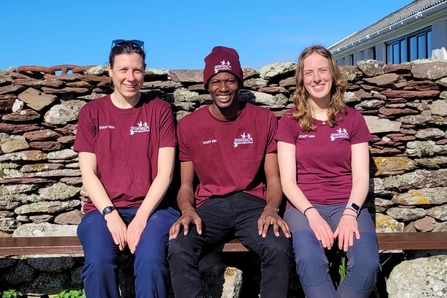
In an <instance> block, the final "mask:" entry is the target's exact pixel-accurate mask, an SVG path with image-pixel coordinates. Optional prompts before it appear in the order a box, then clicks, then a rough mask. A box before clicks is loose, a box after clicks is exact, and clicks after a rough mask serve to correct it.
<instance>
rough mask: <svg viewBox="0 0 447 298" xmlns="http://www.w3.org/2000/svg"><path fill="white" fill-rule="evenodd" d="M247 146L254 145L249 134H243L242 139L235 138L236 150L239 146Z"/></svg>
mask: <svg viewBox="0 0 447 298" xmlns="http://www.w3.org/2000/svg"><path fill="white" fill-rule="evenodd" d="M245 144H253V138H252V137H251V135H250V134H249V133H247V134H246V133H245V132H244V133H243V134H241V138H235V139H234V148H236V147H237V146H239V145H245Z"/></svg>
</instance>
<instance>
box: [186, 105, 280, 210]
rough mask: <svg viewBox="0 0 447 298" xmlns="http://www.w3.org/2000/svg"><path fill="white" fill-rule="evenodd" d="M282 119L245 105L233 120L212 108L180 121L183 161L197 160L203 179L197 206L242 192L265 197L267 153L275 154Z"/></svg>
mask: <svg viewBox="0 0 447 298" xmlns="http://www.w3.org/2000/svg"><path fill="white" fill-rule="evenodd" d="M276 128H277V119H276V117H275V116H274V115H273V113H272V112H271V111H269V110H267V109H265V108H261V107H256V106H254V105H252V104H246V105H245V107H243V109H242V111H241V112H240V113H239V115H238V116H237V118H236V119H235V120H233V121H220V120H218V119H216V118H215V117H214V116H212V115H211V113H210V111H209V107H204V108H201V109H199V110H197V111H195V112H193V113H191V114H189V115H187V116H185V117H184V118H183V119H181V120H180V121H179V124H178V128H177V136H178V139H179V147H180V160H181V161H192V163H193V165H194V170H195V172H196V174H197V177H198V179H199V185H198V186H197V189H196V192H195V195H196V206H197V207H198V206H200V205H201V204H203V203H204V202H205V201H206V200H207V199H209V198H210V197H212V196H225V195H228V194H231V193H233V192H238V191H243V192H246V193H249V194H252V195H254V196H257V197H259V198H262V199H265V196H264V191H265V183H264V179H263V177H264V175H263V173H264V157H265V155H266V154H267V153H273V152H276V142H275V139H274V137H275V133H276Z"/></svg>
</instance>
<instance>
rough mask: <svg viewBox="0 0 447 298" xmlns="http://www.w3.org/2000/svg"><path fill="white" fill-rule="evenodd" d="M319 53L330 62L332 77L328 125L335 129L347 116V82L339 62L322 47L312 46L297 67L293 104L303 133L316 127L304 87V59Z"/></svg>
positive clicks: (303, 54) (299, 59)
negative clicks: (345, 97)
mask: <svg viewBox="0 0 447 298" xmlns="http://www.w3.org/2000/svg"><path fill="white" fill-rule="evenodd" d="M313 53H317V54H319V55H321V56H323V57H325V58H326V59H328V61H329V72H330V74H331V76H332V87H331V100H330V102H329V106H328V112H327V117H328V124H329V126H330V127H334V126H335V125H336V124H337V122H338V121H340V119H341V118H342V117H343V115H345V114H346V109H347V106H346V104H345V103H344V101H343V97H344V94H345V91H346V81H345V80H344V79H343V77H342V75H341V72H340V69H339V68H338V65H337V62H335V59H334V57H333V56H332V54H331V52H329V51H328V50H327V49H326V48H324V47H322V46H318V45H315V46H310V47H308V48H306V49H304V50H303V51H302V52H301V54H300V57H299V58H298V63H297V66H296V73H295V83H296V90H295V92H294V93H293V95H292V99H293V103H294V104H295V107H296V112H295V113H294V114H293V118H294V119H296V120H297V121H298V124H299V125H300V127H301V129H302V130H303V131H306V132H308V131H312V130H315V129H316V127H315V125H314V119H313V115H312V106H311V105H310V103H309V93H308V92H307V90H306V88H305V87H304V80H303V77H304V74H303V73H304V59H306V58H307V57H309V56H310V55H311V54H313Z"/></svg>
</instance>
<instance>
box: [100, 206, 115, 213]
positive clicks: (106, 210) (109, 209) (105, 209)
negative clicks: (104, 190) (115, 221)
mask: <svg viewBox="0 0 447 298" xmlns="http://www.w3.org/2000/svg"><path fill="white" fill-rule="evenodd" d="M114 209H115V208H113V207H111V206H107V207H106V208H104V210H103V211H102V215H106V214H109V213H110V212H112V211H113V210H114Z"/></svg>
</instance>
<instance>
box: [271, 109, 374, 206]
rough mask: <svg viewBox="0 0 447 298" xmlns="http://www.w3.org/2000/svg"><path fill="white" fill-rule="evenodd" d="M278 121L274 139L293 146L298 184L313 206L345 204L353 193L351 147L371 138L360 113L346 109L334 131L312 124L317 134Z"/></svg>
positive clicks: (288, 115) (289, 121) (319, 123)
mask: <svg viewBox="0 0 447 298" xmlns="http://www.w3.org/2000/svg"><path fill="white" fill-rule="evenodd" d="M295 111H296V109H295V108H293V109H291V110H290V111H288V112H287V113H286V114H284V115H283V116H282V118H281V120H280V121H279V126H278V132H277V135H276V139H277V140H278V141H281V142H285V143H290V144H294V145H295V146H296V165H297V184H298V187H299V188H300V189H301V191H302V192H303V193H304V195H305V196H306V198H307V199H308V200H309V202H310V203H312V204H323V205H326V204H338V203H347V202H348V200H349V196H350V194H351V189H352V172H351V145H353V144H358V143H364V142H369V141H370V140H371V134H370V132H369V130H368V127H367V126H366V122H365V119H364V118H363V115H362V114H360V112H358V111H356V110H355V109H352V108H348V110H347V114H346V116H345V117H344V118H343V119H342V120H341V121H340V122H339V123H338V125H336V126H334V127H332V128H331V127H330V126H329V125H328V124H327V122H326V123H325V122H323V121H319V120H315V125H316V127H317V129H316V131H311V132H303V131H302V130H301V128H300V127H299V125H298V122H297V121H296V120H294V119H293V118H292V114H293V113H294V112H295Z"/></svg>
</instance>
